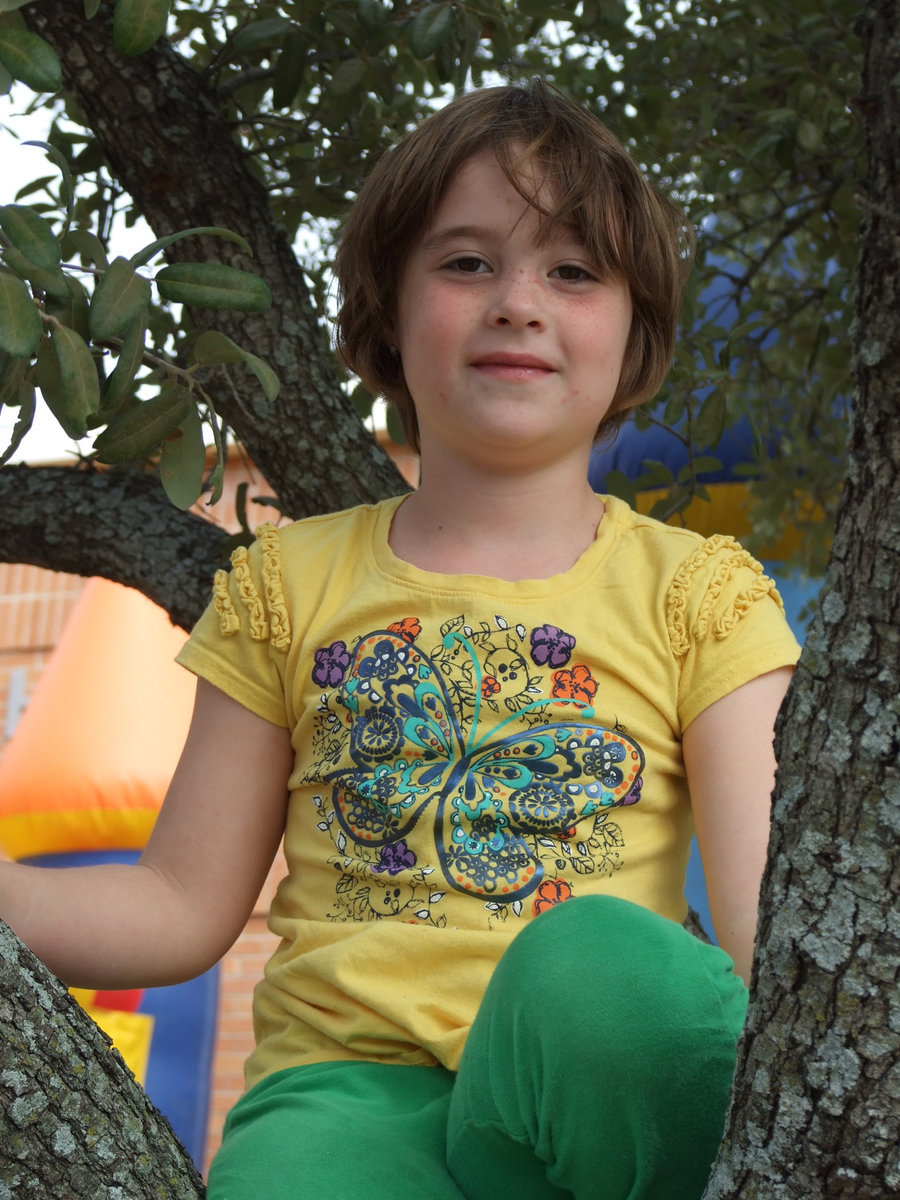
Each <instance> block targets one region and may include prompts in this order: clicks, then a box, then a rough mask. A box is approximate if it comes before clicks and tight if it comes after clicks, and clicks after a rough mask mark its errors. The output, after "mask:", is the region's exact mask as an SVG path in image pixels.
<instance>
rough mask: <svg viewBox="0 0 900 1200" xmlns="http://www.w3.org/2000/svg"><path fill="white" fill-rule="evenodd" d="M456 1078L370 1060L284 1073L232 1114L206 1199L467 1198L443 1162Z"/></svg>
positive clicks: (435, 1069)
mask: <svg viewBox="0 0 900 1200" xmlns="http://www.w3.org/2000/svg"><path fill="white" fill-rule="evenodd" d="M453 1078H454V1077H453V1075H452V1074H451V1073H450V1072H449V1071H445V1070H443V1069H442V1068H440V1067H397V1066H384V1065H383V1064H380V1063H365V1062H335V1063H322V1064H318V1065H314V1066H307V1067H294V1068H289V1069H288V1070H285V1071H279V1072H278V1073H277V1074H275V1075H271V1076H269V1077H268V1078H267V1079H264V1080H262V1082H261V1083H259V1084H257V1085H256V1087H254V1088H252V1089H251V1090H250V1091H249V1092H248V1093H247V1094H246V1095H245V1096H243V1097H242V1098H241V1099H240V1100H239V1101H238V1103H237V1104H236V1105H235V1107H234V1108H233V1109H232V1111H231V1113H230V1114H229V1116H228V1120H227V1121H226V1124H225V1136H224V1138H223V1142H222V1147H221V1149H220V1150H219V1153H218V1154H217V1155H216V1157H215V1159H214V1160H213V1164H212V1167H211V1169H210V1174H209V1187H208V1190H207V1200H261V1198H263V1197H264V1198H265V1200H351V1198H356V1197H364V1196H390V1197H392V1198H394V1197H395V1198H396V1200H413V1198H415V1200H464V1197H463V1195H462V1193H461V1192H460V1191H459V1189H458V1188H457V1186H456V1184H455V1183H454V1182H453V1179H452V1178H451V1177H450V1175H449V1173H448V1171H447V1168H446V1165H445V1143H446V1128H447V1109H448V1106H449V1101H450V1090H451V1088H452V1086H453Z"/></svg>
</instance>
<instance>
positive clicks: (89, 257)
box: [62, 229, 109, 271]
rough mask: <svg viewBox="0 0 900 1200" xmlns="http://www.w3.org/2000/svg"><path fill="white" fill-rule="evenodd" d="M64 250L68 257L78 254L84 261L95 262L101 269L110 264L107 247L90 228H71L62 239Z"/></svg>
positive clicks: (103, 269)
mask: <svg viewBox="0 0 900 1200" xmlns="http://www.w3.org/2000/svg"><path fill="white" fill-rule="evenodd" d="M62 252H63V254H64V255H65V256H66V258H67V259H69V258H72V257H74V256H75V255H76V254H77V255H78V257H79V258H80V259H81V261H82V262H90V263H94V265H95V266H98V267H99V268H100V270H101V271H105V270H106V268H107V267H108V266H109V259H108V258H107V256H106V247H105V246H104V245H103V243H102V242H101V241H100V239H99V238H98V237H97V235H96V234H95V233H91V231H90V230H89V229H70V230H69V231H68V233H67V234H66V235H65V237H64V238H63V240H62Z"/></svg>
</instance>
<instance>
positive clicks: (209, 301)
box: [156, 263, 272, 312]
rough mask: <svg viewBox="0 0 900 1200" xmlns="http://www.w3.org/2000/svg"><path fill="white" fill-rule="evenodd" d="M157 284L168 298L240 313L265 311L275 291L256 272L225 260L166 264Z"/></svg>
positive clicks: (158, 276)
mask: <svg viewBox="0 0 900 1200" xmlns="http://www.w3.org/2000/svg"><path fill="white" fill-rule="evenodd" d="M156 286H157V287H158V288H159V294H160V295H161V296H162V298H163V299H164V300H171V301H174V302H175V303H177V304H189V305H193V306H194V307H196V308H233V309H236V310H237V311H238V312H265V310H266V309H267V308H268V307H269V305H270V304H271V303H272V293H271V292H270V291H269V288H268V285H267V284H266V282H265V280H264V279H262V278H261V277H260V276H259V275H254V274H253V272H252V271H240V270H238V269H237V268H236V267H226V266H224V265H223V264H222V263H175V264H174V265H173V266H171V267H163V269H162V270H161V271H160V272H159V273H158V274H157V276H156Z"/></svg>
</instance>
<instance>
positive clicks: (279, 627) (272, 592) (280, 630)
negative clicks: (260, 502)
mask: <svg viewBox="0 0 900 1200" xmlns="http://www.w3.org/2000/svg"><path fill="white" fill-rule="evenodd" d="M256 536H257V538H258V539H259V542H260V544H261V546H262V558H263V590H264V591H265V596H266V605H267V607H268V610H269V622H270V624H271V627H272V645H273V646H274V647H275V649H276V650H283V651H286V650H288V649H289V647H290V644H291V622H290V618H289V617H288V610H287V605H286V604H285V600H284V588H283V586H282V574H281V542H280V541H279V538H278V530H277V529H276V528H275V526H274V525H272V524H271V523H269V524H266V525H261V526H260V527H259V529H257V531H256Z"/></svg>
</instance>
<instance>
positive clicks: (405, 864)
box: [369, 842, 416, 875]
mask: <svg viewBox="0 0 900 1200" xmlns="http://www.w3.org/2000/svg"><path fill="white" fill-rule="evenodd" d="M415 865H416V856H415V854H413V852H412V850H410V848H409V847H408V846H407V844H406V842H389V843H388V845H386V846H382V847H381V858H380V859H379V861H378V862H377V863H373V864H372V866H371V867H370V868H369V869H370V870H371V871H376V872H381V871H383V872H384V873H385V874H386V875H399V874H400V872H401V871H408V870H410V869H411V868H412V867H414V866H415Z"/></svg>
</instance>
